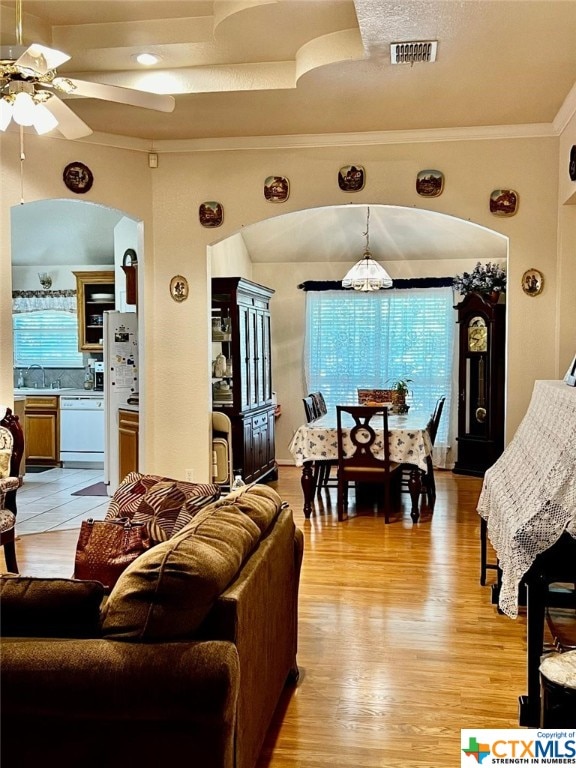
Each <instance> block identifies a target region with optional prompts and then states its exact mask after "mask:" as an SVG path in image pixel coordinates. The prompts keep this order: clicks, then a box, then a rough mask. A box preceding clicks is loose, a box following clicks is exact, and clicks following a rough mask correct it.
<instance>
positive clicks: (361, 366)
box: [305, 288, 455, 437]
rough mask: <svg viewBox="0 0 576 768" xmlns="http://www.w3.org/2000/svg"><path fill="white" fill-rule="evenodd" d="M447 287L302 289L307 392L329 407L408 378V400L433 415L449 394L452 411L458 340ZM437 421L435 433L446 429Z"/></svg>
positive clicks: (445, 425)
mask: <svg viewBox="0 0 576 768" xmlns="http://www.w3.org/2000/svg"><path fill="white" fill-rule="evenodd" d="M452 305H453V295H452V289H451V288H425V289H418V288H416V289H409V290H401V291H400V290H394V289H392V290H390V291H386V292H384V293H382V292H376V293H360V292H357V291H354V292H348V291H322V292H316V291H310V292H308V293H307V294H306V343H305V371H306V388H307V391H308V392H317V391H320V392H322V394H323V395H324V398H325V400H326V402H327V404H328V405H329V406H330V407H332V408H333V407H335V406H336V405H337V404H345V403H356V402H357V389H358V388H362V387H365V388H375V389H384V388H386V385H387V384H388V385H389V384H390V382H391V381H392V380H394V379H397V378H409V379H412V383H411V384H410V389H411V398H410V402H411V404H412V405H413V406H414V407H415V408H417V409H418V410H420V409H423V410H429V411H430V412H432V410H433V408H434V405H435V403H436V400H437V399H438V397H440V396H441V395H446V404H445V411H446V412H448V413H449V412H450V402H449V400H450V394H451V390H452V370H453V355H454V343H455V334H454V327H455V317H454V310H453V306H452ZM447 424H448V418H446V419H445V420H444V421H443V422H441V428H440V432H439V437H441V433H442V431H444V434H445V433H446V430H447Z"/></svg>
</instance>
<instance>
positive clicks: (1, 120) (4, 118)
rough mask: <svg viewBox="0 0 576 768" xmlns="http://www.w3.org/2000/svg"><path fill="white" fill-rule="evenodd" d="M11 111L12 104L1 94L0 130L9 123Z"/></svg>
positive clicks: (4, 128)
mask: <svg viewBox="0 0 576 768" xmlns="http://www.w3.org/2000/svg"><path fill="white" fill-rule="evenodd" d="M13 111H14V110H13V107H12V104H11V103H10V102H9V101H8V99H7V98H6V97H5V96H3V97H2V99H0V131H5V130H6V128H8V126H9V125H10V120H12V112H13Z"/></svg>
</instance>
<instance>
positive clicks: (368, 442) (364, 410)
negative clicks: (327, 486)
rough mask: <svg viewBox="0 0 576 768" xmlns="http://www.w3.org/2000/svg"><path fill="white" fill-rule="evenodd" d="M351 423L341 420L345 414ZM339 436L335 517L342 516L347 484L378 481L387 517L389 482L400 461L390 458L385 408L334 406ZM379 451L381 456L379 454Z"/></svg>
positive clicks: (377, 406) (386, 516)
mask: <svg viewBox="0 0 576 768" xmlns="http://www.w3.org/2000/svg"><path fill="white" fill-rule="evenodd" d="M345 414H346V415H347V416H348V417H349V418H351V419H352V422H353V423H352V426H350V425H349V424H345V423H344V418H343V417H344V415H345ZM336 424H337V435H338V519H339V520H344V519H345V516H346V515H345V508H346V506H347V504H348V484H349V483H351V482H353V483H356V484H357V485H358V484H359V483H360V484H362V483H371V484H378V485H380V486H381V487H382V488H383V496H384V518H385V521H386V522H388V520H389V513H390V498H391V497H390V485H391V481H392V476H393V475H395V474H396V472H397V471H398V470H399V469H400V464H397V463H395V462H391V461H390V432H389V429H388V409H387V408H383V407H382V406H379V405H376V406H371V405H338V406H336ZM346 435H349V439H350V441H351V442H352V447H353V451H352V453H351V455H349V456H347V455H346V446H345V442H346V441H345V437H346ZM379 454H382V455H379Z"/></svg>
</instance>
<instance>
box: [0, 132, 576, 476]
mask: <svg viewBox="0 0 576 768" xmlns="http://www.w3.org/2000/svg"><path fill="white" fill-rule="evenodd" d="M571 130H573V126H572V128H571ZM563 140H565V139H563ZM1 141H2V144H1V145H0V146H1V149H2V167H3V178H2V188H1V189H2V224H3V226H2V254H1V259H2V262H1V265H0V266H1V274H2V287H1V289H0V290H1V296H2V328H1V331H0V334H1V335H0V363H1V366H0V368H1V370H0V402H6V401H7V400H10V399H11V397H12V390H11V382H12V375H11V366H12V359H11V331H10V316H9V315H10V313H9V296H10V294H9V291H10V287H9V285H8V284H7V283H8V281H9V274H10V240H9V233H8V232H7V231H6V226H7V223H8V208H9V206H10V205H13V204H18V201H19V181H18V146H17V142H16V140H15V138H14V137H13V136H11V137H2V139H1ZM574 143H576V142H574ZM71 160H81V161H83V162H85V163H87V164H88V165H89V166H90V167H91V168H92V171H93V172H94V176H95V182H94V186H93V188H92V190H91V191H90V193H88V194H89V195H90V199H91V200H93V201H96V202H100V203H103V204H105V205H112V206H114V207H117V208H120V209H122V210H125V211H126V212H127V213H129V214H130V215H133V216H136V217H137V218H141V219H142V220H143V221H144V225H145V226H144V231H145V238H146V241H145V242H146V249H145V250H146V253H145V258H146V289H145V290H146V318H145V338H144V344H145V356H146V374H145V383H144V387H143V388H145V415H144V419H145V421H146V433H147V440H146V443H147V444H146V446H145V467H144V469H147V470H149V471H152V470H153V471H157V472H161V473H166V474H170V475H172V476H178V477H183V476H184V470H185V469H193V470H194V473H195V478H196V479H197V480H204V479H206V478H207V477H208V476H209V466H210V460H209V459H210V453H209V450H208V434H209V410H210V405H209V403H210V399H209V398H210V381H209V364H210V345H209V342H208V328H209V322H208V320H209V316H210V310H209V288H208V285H209V283H208V279H209V277H210V270H211V265H210V263H209V262H210V257H209V256H208V255H207V246H208V245H209V244H210V243H211V242H215V241H220V240H222V239H224V238H225V237H227V236H229V235H232V234H234V233H236V232H240V231H241V230H242V229H243V228H244V227H247V226H249V225H250V224H252V223H254V222H257V221H260V220H262V219H264V218H268V217H271V216H276V215H278V214H279V213H280V211H279V206H278V205H273V204H270V203H268V202H267V201H266V200H265V199H264V196H263V192H262V187H263V180H264V179H265V178H266V177H267V176H269V175H271V174H279V175H285V176H287V177H288V178H289V179H290V185H291V194H290V198H289V200H288V201H287V202H286V203H284V204H282V210H281V212H282V213H287V212H289V211H296V210H301V209H305V208H308V207H317V206H323V205H342V204H346V203H348V202H353V203H370V204H394V205H402V206H409V207H426V208H429V209H431V210H435V211H439V212H443V213H446V214H448V215H451V216H457V217H459V218H462V219H464V220H469V221H471V222H474V223H477V224H481V225H483V226H485V227H488V228H490V229H493V230H495V231H497V232H499V233H501V234H503V235H505V236H507V237H508V238H509V242H510V251H509V290H508V296H507V303H508V318H509V326H508V327H509V336H508V361H509V366H508V383H507V392H508V413H507V428H508V436H511V435H512V434H513V432H514V430H515V429H516V427H517V425H518V423H519V421H520V419H521V418H522V415H523V413H524V412H525V410H526V406H527V404H528V402H529V398H530V394H531V391H532V385H533V382H534V380H535V379H550V378H552V379H553V378H559V377H560V375H561V374H563V373H564V371H565V369H566V367H567V365H568V362H569V359H568V357H570V358H571V356H572V354H573V352H572V353H570V355H569V350H570V348H571V347H572V348H573V346H574V340H573V331H572V328H573V327H574V325H573V322H572V320H573V318H571V324H570V323H565V322H564V320H563V314H564V313H568V314H570V311H571V310H570V307H573V305H574V303H576V302H575V301H574V298H575V288H574V285H575V283H574V280H572V281H571V283H570V285H568V284H566V282H565V281H564V280H562V282H561V283H560V282H559V280H558V278H557V272H558V269H559V268H560V267H562V268H563V269H564V270H567V269H569V266H568V264H567V262H569V261H570V258H569V255H570V253H573V245H574V242H573V236H572V229H573V227H572V224H573V221H574V219H573V216H570V215H565V211H564V210H563V211H562V215H561V216H560V220H561V221H560V226H559V215H558V203H557V200H558V191H559V177H558V168H559V140H558V139H557V138H554V137H544V138H519V139H501V140H496V139H490V140H468V141H453V140H451V141H445V142H421V143H411V144H401V145H396V144H385V145H384V144H383V145H370V146H354V147H317V148H312V147H307V148H301V149H262V150H253V149H251V150H246V151H242V150H231V151H203V152H200V151H199V152H189V153H188V152H173V153H161V154H160V162H159V167H158V169H156V170H152V171H150V170H149V169H148V168H147V164H146V156H145V154H143V153H139V152H136V151H132V150H115V149H112V148H106V147H98V146H94V145H92V144H89V143H80V142H78V143H73V142H63V141H55V140H51V139H46V138H34V137H31V140H30V141H29V149H28V152H27V160H26V176H27V178H28V179H30V185H27V186H28V190H27V199H40V198H42V197H62V196H65V195H64V192H66V190H65V188H64V187H63V184H62V181H61V174H62V169H63V167H64V165H66V163H68V162H70V161H71ZM348 163H357V164H361V165H364V167H365V168H366V172H367V183H366V186H365V188H364V190H362V191H361V192H358V193H355V194H354V195H350V194H346V193H344V192H342V191H341V190H340V189H339V188H338V185H337V181H336V176H337V171H338V169H339V168H340V167H341V166H342V165H343V164H348ZM423 168H438V169H440V170H442V171H443V172H444V174H445V179H446V183H445V191H444V193H443V194H442V195H441V196H440V197H438V198H434V199H426V200H424V199H423V198H419V197H418V196H417V195H416V193H415V190H414V179H415V176H416V173H417V172H418V171H419V170H422V169H423ZM36 177H37V178H36ZM150 185H151V186H150ZM501 187H505V188H506V187H509V188H513V189H515V190H517V191H518V193H519V195H520V206H519V212H518V214H517V215H516V216H514V217H512V218H509V219H501V218H497V217H494V216H493V215H491V214H490V213H489V206H488V199H489V195H490V192H491V191H492V190H493V189H496V188H501ZM205 200H218V201H220V202H221V203H222V204H223V206H224V223H223V225H222V226H221V227H220V228H219V229H218V230H210V229H206V228H203V227H202V226H201V225H200V224H199V222H198V206H199V204H200V203H201V202H203V201H205ZM573 210H574V206H572V207H571V212H572V211H573ZM559 235H560V240H561V248H559V242H558V237H559ZM463 257H465V254H463ZM560 257H562V258H560ZM559 261H561V262H562V264H559ZM572 261H573V256H572ZM342 267H343V265H342V263H340V264H339V265H330V270H331V271H332V274H330V275H328V274H327V269H326V266H325V265H317V264H313V263H310V264H299V265H279V266H274V267H271V266H270V265H262V264H256V265H253V274H252V277H253V279H255V280H257V281H258V282H262V283H265V284H267V285H269V286H270V287H272V288H275V289H276V291H277V294H276V296H275V297H274V300H273V302H274V303H273V305H272V306H273V308H274V315H273V326H274V358H275V362H274V371H275V385H274V386H275V388H276V389H277V390H278V391H279V396H280V399H281V400H282V405H283V416H282V417H281V419H280V422H279V439H278V454H279V455H280V456H283V455H285V454H286V444H287V441H288V440H289V437H290V436H291V430H292V426H293V425H294V423H295V422H296V421H298V420H299V419H300V415H301V409H302V403H301V399H300V398H301V396H302V395H301V392H298V387H299V386H301V385H302V384H301V378H302V374H301V345H302V333H301V324H302V311H301V310H302V307H303V301H304V296H303V294H302V292H301V291H298V290H297V288H296V286H297V284H298V283H299V282H301V281H302V280H304V279H309V278H313V277H326V276H328V277H334V278H339V277H341V276H342V274H343V269H342ZM529 267H535V268H537V269H540V270H541V271H542V272H543V273H544V276H545V280H546V284H545V289H544V291H543V293H542V294H541V295H540V296H538V297H535V298H530V297H527V296H526V295H525V294H524V293H523V292H522V290H521V288H520V277H521V275H522V273H523V272H524V270H525V269H527V268H529ZM390 271H391V272H392V273H393V271H392V266H391V267H390ZM442 271H443V272H445V271H444V270H442ZM175 274H182V275H184V276H185V277H186V278H187V279H188V280H189V282H190V298H189V300H188V301H186V302H183V303H181V304H177V303H175V302H174V301H172V299H171V298H170V295H169V291H168V286H169V282H170V278H171V277H172V276H173V275H175ZM568 337H570V338H568ZM7 368H9V369H10V370H9V371H8V370H6V369H7ZM286 382H289V392H287V395H286V398H284V395H283V392H284V386H285V385H286ZM286 386H288V385H286ZM296 393H297V398H298V399H297V402H296ZM293 409H297V416H296V417H294V415H293V413H292V410H293Z"/></svg>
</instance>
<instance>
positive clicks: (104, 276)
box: [74, 270, 116, 352]
mask: <svg viewBox="0 0 576 768" xmlns="http://www.w3.org/2000/svg"><path fill="white" fill-rule="evenodd" d="M74 275H75V277H76V292H77V302H78V349H79V351H80V352H102V337H103V327H102V326H103V312H105V311H106V310H109V309H115V306H116V305H115V286H114V271H113V270H111V271H102V272H74Z"/></svg>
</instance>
